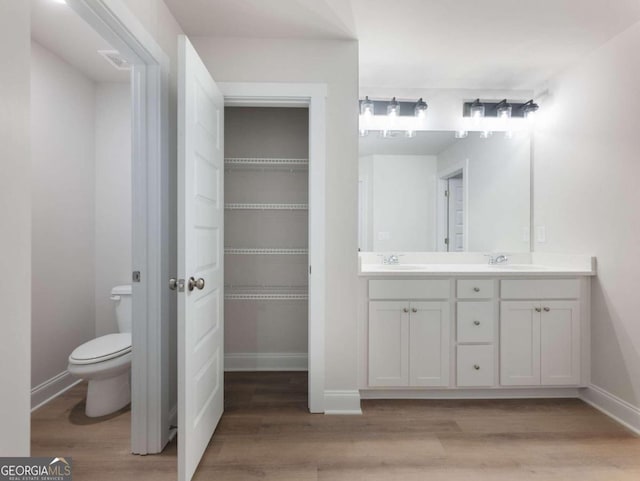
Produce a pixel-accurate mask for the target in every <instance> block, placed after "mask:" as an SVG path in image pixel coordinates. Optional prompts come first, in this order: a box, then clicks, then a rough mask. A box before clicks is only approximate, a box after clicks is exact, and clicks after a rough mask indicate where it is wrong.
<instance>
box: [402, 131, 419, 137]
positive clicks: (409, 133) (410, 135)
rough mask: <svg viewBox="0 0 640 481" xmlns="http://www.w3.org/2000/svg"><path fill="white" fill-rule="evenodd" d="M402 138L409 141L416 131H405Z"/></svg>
mask: <svg viewBox="0 0 640 481" xmlns="http://www.w3.org/2000/svg"><path fill="white" fill-rule="evenodd" d="M404 136H405V137H407V138H408V139H411V138H413V137H415V136H416V131H415V130H407V131H405V133H404Z"/></svg>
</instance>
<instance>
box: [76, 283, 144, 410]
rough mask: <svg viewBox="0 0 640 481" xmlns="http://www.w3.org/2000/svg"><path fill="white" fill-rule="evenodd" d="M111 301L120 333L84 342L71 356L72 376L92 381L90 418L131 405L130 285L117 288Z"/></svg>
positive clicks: (88, 407) (88, 392) (90, 386)
mask: <svg viewBox="0 0 640 481" xmlns="http://www.w3.org/2000/svg"><path fill="white" fill-rule="evenodd" d="M111 300H112V301H114V302H115V303H116V318H117V320H118V329H119V331H120V332H119V333H118V334H107V335H106V336H101V337H98V338H96V339H92V340H91V341H88V342H85V343H84V344H82V345H81V346H79V347H77V348H76V349H75V350H74V351H73V352H72V353H71V355H70V356H69V367H68V368H67V369H68V371H69V373H71V374H72V375H74V376H77V377H79V378H82V379H85V380H87V381H89V388H88V391H87V402H86V409H85V413H86V414H87V416H89V417H98V416H105V415H106V414H110V413H113V412H115V411H117V410H118V409H121V408H123V407H125V406H126V405H127V404H129V403H130V402H131V380H130V379H131V317H132V316H131V308H132V305H131V286H130V285H126V286H116V287H114V288H113V289H112V290H111Z"/></svg>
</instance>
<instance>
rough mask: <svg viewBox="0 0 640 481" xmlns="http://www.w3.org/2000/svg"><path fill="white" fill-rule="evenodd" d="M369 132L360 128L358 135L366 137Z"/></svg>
mask: <svg viewBox="0 0 640 481" xmlns="http://www.w3.org/2000/svg"><path fill="white" fill-rule="evenodd" d="M368 134H369V131H368V130H367V129H360V137H366V136H367V135H368Z"/></svg>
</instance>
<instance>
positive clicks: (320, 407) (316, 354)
mask: <svg viewBox="0 0 640 481" xmlns="http://www.w3.org/2000/svg"><path fill="white" fill-rule="evenodd" d="M218 87H219V88H220V90H221V91H222V93H223V95H224V98H225V106H230V107H233V106H236V107H301V106H304V107H307V108H308V109H309V306H308V309H309V330H308V336H309V339H308V349H309V354H308V369H309V411H310V412H312V413H324V411H325V402H324V387H325V352H324V351H325V316H326V314H325V313H326V218H325V215H326V207H325V199H326V196H325V194H326V98H327V85H326V84H322V83H259V82H256V83H253V82H218Z"/></svg>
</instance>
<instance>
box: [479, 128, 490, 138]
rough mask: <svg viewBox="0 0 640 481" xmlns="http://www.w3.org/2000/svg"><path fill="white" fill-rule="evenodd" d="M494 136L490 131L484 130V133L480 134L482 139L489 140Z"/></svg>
mask: <svg viewBox="0 0 640 481" xmlns="http://www.w3.org/2000/svg"><path fill="white" fill-rule="evenodd" d="M492 135H493V132H491V131H490V130H483V131H482V132H480V138H481V139H488V138H489V137H491V136H492Z"/></svg>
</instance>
